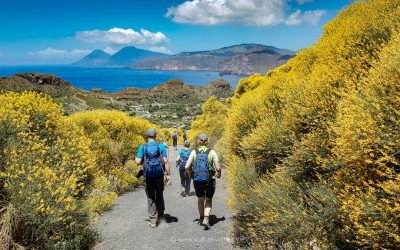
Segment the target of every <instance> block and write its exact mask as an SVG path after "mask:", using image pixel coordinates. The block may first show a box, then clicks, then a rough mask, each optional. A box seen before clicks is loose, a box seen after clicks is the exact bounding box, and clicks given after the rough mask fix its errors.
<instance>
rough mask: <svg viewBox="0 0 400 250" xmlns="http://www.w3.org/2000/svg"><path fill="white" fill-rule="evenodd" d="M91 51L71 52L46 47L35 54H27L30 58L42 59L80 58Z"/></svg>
mask: <svg viewBox="0 0 400 250" xmlns="http://www.w3.org/2000/svg"><path fill="white" fill-rule="evenodd" d="M90 52H91V50H84V49H73V50H63V49H54V48H53V47H48V48H47V49H44V50H39V51H35V52H30V53H28V54H29V55H30V56H36V57H42V58H50V57H68V58H74V57H80V56H85V55H87V54H89V53H90Z"/></svg>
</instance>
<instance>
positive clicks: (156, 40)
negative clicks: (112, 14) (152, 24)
mask: <svg viewBox="0 0 400 250" xmlns="http://www.w3.org/2000/svg"><path fill="white" fill-rule="evenodd" d="M75 38H76V39H78V40H80V41H85V42H91V43H106V44H112V45H119V46H122V45H142V44H150V45H155V44H161V43H166V42H168V38H167V36H165V35H164V34H163V33H162V32H151V31H148V30H146V29H141V30H140V32H137V31H134V30H133V29H121V28H112V29H109V30H98V29H96V30H86V31H78V32H76V33H75Z"/></svg>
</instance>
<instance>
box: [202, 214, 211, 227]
mask: <svg viewBox="0 0 400 250" xmlns="http://www.w3.org/2000/svg"><path fill="white" fill-rule="evenodd" d="M202 226H203V227H204V229H205V230H207V229H210V227H211V226H210V220H209V218H208V217H204V219H203V223H202Z"/></svg>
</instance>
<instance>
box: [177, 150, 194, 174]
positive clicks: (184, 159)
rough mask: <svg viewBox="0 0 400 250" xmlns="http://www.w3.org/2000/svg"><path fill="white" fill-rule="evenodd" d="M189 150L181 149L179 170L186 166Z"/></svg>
mask: <svg viewBox="0 0 400 250" xmlns="http://www.w3.org/2000/svg"><path fill="white" fill-rule="evenodd" d="M190 153H191V151H190V150H189V149H182V151H181V152H180V154H179V155H180V159H179V170H184V169H185V166H186V162H187V161H188V159H189V156H190Z"/></svg>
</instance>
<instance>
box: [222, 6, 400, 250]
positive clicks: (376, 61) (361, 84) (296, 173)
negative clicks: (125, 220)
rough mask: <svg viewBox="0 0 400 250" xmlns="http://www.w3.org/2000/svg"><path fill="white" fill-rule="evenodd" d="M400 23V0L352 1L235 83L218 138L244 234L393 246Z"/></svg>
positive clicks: (294, 242) (263, 240)
mask: <svg viewBox="0 0 400 250" xmlns="http://www.w3.org/2000/svg"><path fill="white" fill-rule="evenodd" d="M399 29H400V1H399V0H367V1H356V2H355V3H354V4H352V5H351V6H350V7H348V8H347V9H346V10H343V11H341V12H340V13H339V15H338V17H337V18H335V19H334V20H332V21H331V22H329V23H328V24H327V25H326V26H325V27H324V33H323V35H322V37H321V39H320V40H319V41H318V42H316V43H315V44H314V45H312V46H311V47H309V48H307V49H304V50H302V51H300V52H299V53H298V54H297V55H296V57H295V58H293V59H291V60H289V62H288V63H287V64H285V65H282V66H281V67H279V68H277V69H274V70H272V71H270V72H268V73H267V74H266V75H264V76H260V75H254V76H252V77H250V78H248V79H245V80H242V81H241V82H240V84H239V85H238V88H237V90H236V94H235V96H234V97H233V98H231V99H230V100H229V102H228V103H229V105H228V118H227V119H226V122H225V124H224V127H225V132H224V136H223V142H224V152H225V154H224V157H225V158H226V159H227V161H225V163H226V165H227V168H228V177H229V178H228V181H229V187H230V191H231V196H232V197H231V199H230V201H229V202H230V205H231V206H232V208H233V209H234V210H235V211H236V212H237V214H238V215H239V216H238V217H237V220H236V221H235V223H234V232H235V234H237V235H238V236H240V235H244V237H238V239H239V240H242V242H241V243H243V242H244V243H246V244H250V245H253V246H255V247H258V248H266V247H270V248H285V247H287V248H308V247H309V246H310V244H311V243H313V244H317V245H318V246H319V247H321V248H323V249H335V248H340V249H343V248H346V249H352V248H386V249H389V248H391V249H394V248H398V247H400V245H399V244H400V242H399V239H400V238H399V237H400V236H399V223H398V221H399V202H398V201H399V198H400V196H399V188H400V186H399V185H400V184H399V176H398V175H399V170H398V169H399V162H398V161H399V153H398V152H399V146H398V145H399V125H400V124H399V122H398V121H399V116H398V115H399V111H398V110H399V108H400V107H399V104H398V101H399V96H398V93H399V87H398V81H399V79H400V76H399V73H398V69H399V66H400V63H399V56H398V50H399V45H398V44H399V38H398V36H399V35H398V33H399V32H398V31H399ZM278 194H279V195H278ZM283 203H285V204H283ZM288 204H289V205H288ZM287 206H289V207H287ZM279 222H282V223H279ZM287 225H291V226H290V227H286V226H287ZM300 231H301V232H300Z"/></svg>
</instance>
